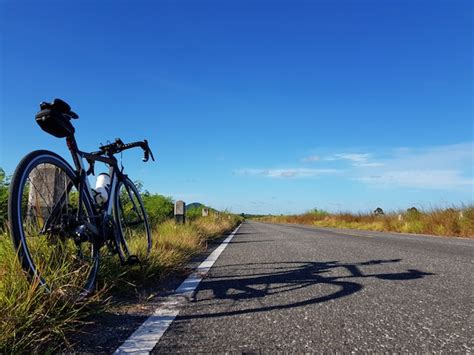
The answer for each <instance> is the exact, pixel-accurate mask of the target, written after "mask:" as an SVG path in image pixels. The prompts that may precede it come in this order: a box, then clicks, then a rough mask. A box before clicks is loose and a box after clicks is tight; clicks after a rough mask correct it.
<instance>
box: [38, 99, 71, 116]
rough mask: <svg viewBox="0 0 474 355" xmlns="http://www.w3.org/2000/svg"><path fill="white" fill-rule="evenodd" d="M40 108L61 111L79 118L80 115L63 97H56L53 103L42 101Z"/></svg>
mask: <svg viewBox="0 0 474 355" xmlns="http://www.w3.org/2000/svg"><path fill="white" fill-rule="evenodd" d="M40 108H41V110H45V109H52V110H56V111H58V112H59V113H62V114H65V115H67V116H69V118H73V119H77V118H79V115H78V114H77V113H75V112H72V111H71V106H69V104H68V103H67V102H65V101H63V100H61V99H54V100H53V103H48V102H42V103H41V104H40Z"/></svg>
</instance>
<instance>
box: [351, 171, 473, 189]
mask: <svg viewBox="0 0 474 355" xmlns="http://www.w3.org/2000/svg"><path fill="white" fill-rule="evenodd" d="M355 180H358V181H361V182H364V183H367V184H372V185H373V184H376V185H383V186H386V187H387V186H392V187H393V186H403V187H415V188H422V189H450V188H457V187H463V186H473V185H474V179H470V178H466V177H464V176H462V174H461V172H459V171H457V170H395V171H384V172H381V173H379V174H378V175H371V176H362V177H359V178H356V179H355Z"/></svg>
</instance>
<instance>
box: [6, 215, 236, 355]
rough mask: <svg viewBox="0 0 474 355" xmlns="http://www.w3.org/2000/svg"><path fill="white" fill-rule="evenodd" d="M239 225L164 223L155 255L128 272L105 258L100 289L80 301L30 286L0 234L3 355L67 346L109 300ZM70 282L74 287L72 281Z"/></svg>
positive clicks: (212, 219)
mask: <svg viewBox="0 0 474 355" xmlns="http://www.w3.org/2000/svg"><path fill="white" fill-rule="evenodd" d="M239 222H240V219H239V218H238V217H236V216H232V215H221V216H220V217H217V216H209V217H206V218H200V219H197V220H195V221H192V222H190V223H188V224H186V225H176V224H174V223H173V222H164V223H162V224H160V225H158V226H156V227H155V228H154V230H153V239H154V240H153V245H152V250H151V253H150V255H149V257H148V258H146V260H144V261H143V262H142V265H141V266H140V267H139V266H134V267H126V266H125V267H124V266H122V265H121V264H120V262H119V261H118V258H117V257H116V256H115V257H107V256H105V257H103V258H102V260H101V268H100V276H99V282H98V284H99V290H98V291H97V292H96V293H95V294H94V295H93V296H91V297H89V298H87V299H85V300H84V301H82V302H77V301H76V300H75V299H74V298H72V297H71V296H68V295H67V293H66V292H64V290H63V289H56V290H55V291H54V292H53V293H52V294H46V293H44V292H42V290H41V288H39V287H38V284H37V283H29V282H28V281H27V279H26V277H25V275H24V273H23V271H22V269H21V266H20V263H19V261H18V258H17V256H16V253H15V251H14V249H13V246H12V243H11V241H10V238H9V236H8V235H7V234H5V233H4V234H0V310H1V311H2V316H1V317H0V353H18V352H26V351H28V352H29V351H41V352H43V351H46V350H47V351H54V349H55V346H56V345H58V344H60V343H62V345H63V344H64V343H66V344H67V334H68V333H70V332H72V331H74V330H75V329H77V327H78V326H80V325H83V324H84V319H85V318H86V317H87V316H88V315H90V314H93V313H97V312H101V311H104V310H106V309H107V308H108V307H109V305H110V295H112V294H113V293H115V292H123V293H130V292H131V293H137V292H139V291H140V288H142V287H146V286H148V285H153V284H154V285H156V283H158V282H160V281H162V280H163V278H164V277H166V276H167V275H169V274H170V273H173V272H178V271H180V270H182V269H183V267H184V266H185V265H186V263H187V262H188V261H189V260H190V259H191V258H192V257H193V256H195V255H196V254H198V253H200V252H202V251H204V250H205V249H206V245H207V241H208V240H209V239H212V238H215V237H216V236H219V235H222V234H224V233H226V232H229V231H230V230H232V229H233V228H234V227H235V226H236V225H237V224H238V223H239ZM60 272H62V270H60ZM68 279H69V280H72V281H71V282H73V283H74V277H71V278H68ZM78 279H79V277H78ZM68 286H70V285H65V287H68Z"/></svg>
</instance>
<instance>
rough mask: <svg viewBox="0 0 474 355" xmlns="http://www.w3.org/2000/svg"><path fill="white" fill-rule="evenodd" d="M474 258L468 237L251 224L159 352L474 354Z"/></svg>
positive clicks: (212, 271) (186, 308)
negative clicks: (439, 352) (458, 237)
mask: <svg viewBox="0 0 474 355" xmlns="http://www.w3.org/2000/svg"><path fill="white" fill-rule="evenodd" d="M473 255H474V240H472V239H471V240H468V239H456V238H441V237H428V236H413V235H400V234H394V233H376V232H363V231H348V230H337V229H323V228H312V227H306V226H296V225H275V224H263V223H257V222H245V223H244V224H243V225H242V226H241V228H240V229H239V230H238V232H237V233H236V234H235V237H234V238H233V239H232V241H231V242H230V244H228V246H227V248H226V249H225V250H224V251H223V253H222V254H221V255H220V257H219V258H218V259H217V261H216V262H215V264H214V265H213V266H212V268H211V269H210V271H209V273H208V274H207V276H206V277H205V278H204V279H203V280H202V282H201V283H200V284H199V286H198V288H197V291H196V293H195V294H194V297H193V298H192V299H191V300H190V301H186V302H183V303H182V304H181V305H180V306H179V313H178V315H177V317H176V318H174V321H172V322H171V325H170V326H169V328H167V330H166V332H165V333H164V334H163V335H162V337H161V338H160V340H159V342H158V343H157V344H156V346H155V347H154V348H153V353H179V352H184V353H189V352H192V353H195V352H202V353H211V352H212V353H214V352H217V353H223V352H230V353H254V354H259V353H274V352H277V351H284V352H335V351H340V352H343V351H344V352H346V351H355V352H387V351H389V352H432V351H441V352H453V351H460V352H463V353H470V352H472V350H473V334H474V329H473V324H474V319H473V287H474V286H473V284H474V283H473ZM176 313H177V312H176ZM170 320H172V319H168V323H170V322H169V321H170ZM129 327H130V324H129ZM136 327H138V325H137V326H136ZM136 327H135V328H136ZM114 328H115V329H116V333H117V334H120V329H121V327H120V326H115V327H114ZM132 332H133V329H131V330H129V331H128V334H127V335H126V336H123V335H120V336H118V335H117V336H116V339H115V340H114V344H120V343H122V342H123V341H124V340H125V338H126V337H127V336H128V335H130V333H132ZM122 333H123V327H122ZM117 338H121V339H117ZM153 344H155V343H153ZM152 347H153V345H152ZM102 349H104V348H102ZM114 349H115V348H114ZM114 349H111V351H112V352H113V350H114Z"/></svg>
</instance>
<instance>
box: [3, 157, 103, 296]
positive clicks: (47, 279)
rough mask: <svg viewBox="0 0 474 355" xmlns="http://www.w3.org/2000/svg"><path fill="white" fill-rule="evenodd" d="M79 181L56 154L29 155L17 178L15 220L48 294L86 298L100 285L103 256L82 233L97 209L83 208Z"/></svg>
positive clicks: (27, 260)
mask: <svg viewBox="0 0 474 355" xmlns="http://www.w3.org/2000/svg"><path fill="white" fill-rule="evenodd" d="M75 181H76V175H75V173H74V171H72V169H71V168H70V167H69V166H68V164H67V163H65V162H64V161H62V159H61V158H60V157H58V156H56V155H52V154H45V153H43V154H41V152H33V153H32V154H30V155H29V156H27V157H25V159H24V160H23V161H22V162H21V163H20V165H19V167H18V168H17V172H15V175H14V177H13V181H12V191H11V195H12V198H11V203H10V205H11V206H10V207H11V209H12V211H11V221H10V224H11V232H12V237H13V241H14V244H15V246H16V247H17V249H18V250H19V257H20V260H21V262H22V266H23V268H24V269H25V270H26V271H28V274H29V276H30V279H31V280H32V281H37V282H39V284H40V285H41V286H42V287H43V288H44V289H45V290H47V291H48V292H52V291H56V290H57V291H59V292H63V293H65V294H68V295H72V294H79V295H81V296H85V295H87V294H88V293H89V292H90V291H92V289H93V287H94V284H95V278H96V274H97V269H98V262H99V257H98V250H97V248H96V247H95V246H94V243H92V242H90V241H87V240H80V239H79V238H78V236H77V233H76V232H77V231H78V230H79V229H78V228H80V226H81V225H83V224H84V223H85V222H89V223H92V222H93V213H92V209H91V206H90V205H89V204H88V203H87V201H86V200H83V202H82V203H81V206H79V192H78V188H77V185H76V183H75ZM79 208H81V210H82V213H80V214H79V213H78V211H79Z"/></svg>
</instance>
